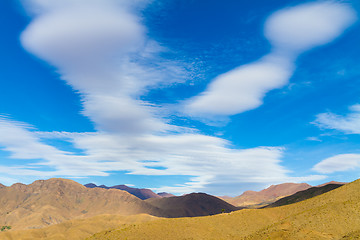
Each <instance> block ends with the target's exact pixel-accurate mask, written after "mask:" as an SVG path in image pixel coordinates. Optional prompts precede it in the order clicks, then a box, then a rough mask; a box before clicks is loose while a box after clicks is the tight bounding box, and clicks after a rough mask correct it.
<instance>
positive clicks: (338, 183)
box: [315, 181, 347, 187]
mask: <svg viewBox="0 0 360 240" xmlns="http://www.w3.org/2000/svg"><path fill="white" fill-rule="evenodd" d="M328 184H337V185H344V184H347V182H337V181H330V182H326V183H323V184H320V185H317V186H315V187H323V186H326V185H328Z"/></svg>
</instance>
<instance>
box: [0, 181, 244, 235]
mask: <svg viewBox="0 0 360 240" xmlns="http://www.w3.org/2000/svg"><path fill="white" fill-rule="evenodd" d="M88 186H90V187H85V186H83V185H81V184H79V183H77V182H75V181H72V180H68V179H61V178H52V179H49V180H38V181H35V182H33V183H32V184H29V185H25V184H21V183H16V184H14V185H12V186H11V187H3V188H0V206H1V207H0V226H11V227H12V231H13V230H17V229H29V228H42V227H45V226H49V225H53V224H58V223H61V222H64V221H66V220H71V219H78V218H88V217H93V216H97V215H101V214H118V215H123V216H126V215H134V214H149V215H152V216H157V217H184V216H205V215H212V214H216V213H221V212H222V211H225V212H230V211H234V210H236V209H237V208H235V207H234V206H232V205H230V204H228V203H226V202H224V201H222V200H220V199H218V198H216V197H213V196H210V195H207V194H199V193H194V194H189V195H186V196H181V197H169V198H161V197H160V196H158V197H156V198H149V199H147V200H146V201H144V200H141V199H139V198H138V197H136V196H134V195H132V194H130V193H128V192H127V191H124V190H120V189H115V187H118V186H114V187H113V188H110V189H106V188H105V187H101V186H100V187H94V185H88ZM91 187H93V188H91ZM120 187H123V186H121V185H120ZM120 187H119V188H120ZM143 192H145V193H146V192H147V191H143ZM157 200H158V201H157ZM222 209H224V210H222Z"/></svg>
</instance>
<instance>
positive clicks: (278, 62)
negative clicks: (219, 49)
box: [185, 1, 357, 117]
mask: <svg viewBox="0 0 360 240" xmlns="http://www.w3.org/2000/svg"><path fill="white" fill-rule="evenodd" d="M356 18H357V17H356V13H355V11H354V10H353V9H352V8H351V7H350V6H348V5H346V4H342V3H337V2H332V1H331V2H330V1H329V2H326V1H321V2H315V3H306V4H303V5H298V6H295V7H290V8H285V9H283V10H280V11H277V12H275V13H274V14H272V15H271V16H270V17H269V18H268V19H267V21H266V23H265V27H264V34H265V37H266V38H267V39H268V40H269V41H270V43H271V44H272V52H271V53H269V54H268V55H266V56H264V57H262V58H261V59H260V60H258V61H256V62H253V63H249V64H247V65H243V66H240V67H238V68H236V69H234V70H231V71H229V72H227V73H224V74H222V75H220V76H218V77H217V78H215V79H214V80H213V81H212V82H211V83H210V85H209V86H208V87H207V89H206V90H205V91H204V92H203V93H201V94H200V95H198V96H196V97H194V98H192V99H190V100H189V101H187V102H186V103H185V112H187V113H188V114H190V115H192V116H203V117H205V116H206V115H225V116H227V115H234V114H238V113H242V112H245V111H248V110H251V109H254V108H257V107H259V106H260V105H262V103H263V98H264V96H265V95H266V93H267V92H269V91H271V90H273V89H277V88H281V87H283V86H285V85H286V84H287V83H288V82H289V79H290V77H291V75H292V73H293V71H294V69H295V64H294V61H295V59H296V58H297V56H298V55H300V54H301V53H303V52H304V51H307V50H309V49H311V48H314V47H317V46H321V45H324V44H327V43H329V42H331V41H333V40H334V39H335V38H337V37H338V36H340V35H341V34H342V33H343V32H344V31H345V30H346V29H347V28H348V27H349V26H351V25H352V24H353V23H354V22H355V20H356Z"/></svg>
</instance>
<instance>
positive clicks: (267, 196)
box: [224, 183, 311, 207]
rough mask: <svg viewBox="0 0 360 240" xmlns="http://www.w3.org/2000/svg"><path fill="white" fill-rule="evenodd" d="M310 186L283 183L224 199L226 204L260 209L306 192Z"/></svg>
mask: <svg viewBox="0 0 360 240" xmlns="http://www.w3.org/2000/svg"><path fill="white" fill-rule="evenodd" d="M310 187H311V185H309V184H307V183H283V184H278V185H271V186H270V187H268V188H266V189H264V190H261V191H259V192H256V191H246V192H244V193H243V194H241V195H240V196H237V197H234V198H224V200H225V201H227V202H228V203H230V204H232V205H234V206H238V207H250V206H251V207H254V206H255V207H261V206H264V205H268V204H270V203H272V202H275V201H276V200H278V199H280V198H283V197H285V196H289V195H292V194H294V193H296V192H298V191H302V190H306V189H308V188H310Z"/></svg>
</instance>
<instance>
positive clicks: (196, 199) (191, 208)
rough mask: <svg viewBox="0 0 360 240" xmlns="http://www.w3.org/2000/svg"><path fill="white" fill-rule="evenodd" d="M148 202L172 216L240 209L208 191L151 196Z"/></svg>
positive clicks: (208, 213) (204, 214) (188, 215)
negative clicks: (173, 195)
mask: <svg viewBox="0 0 360 240" xmlns="http://www.w3.org/2000/svg"><path fill="white" fill-rule="evenodd" d="M146 202H147V203H150V204H151V205H153V206H155V207H158V208H161V209H163V210H165V211H166V212H167V213H168V214H169V216H170V217H195V216H206V215H213V214H219V213H222V212H232V211H235V210H238V208H237V207H234V206H233V205H231V204H229V203H227V202H225V201H223V200H221V199H219V198H217V197H214V196H211V195H208V194H206V193H191V194H187V195H184V196H179V197H168V198H149V199H147V200H146Z"/></svg>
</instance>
